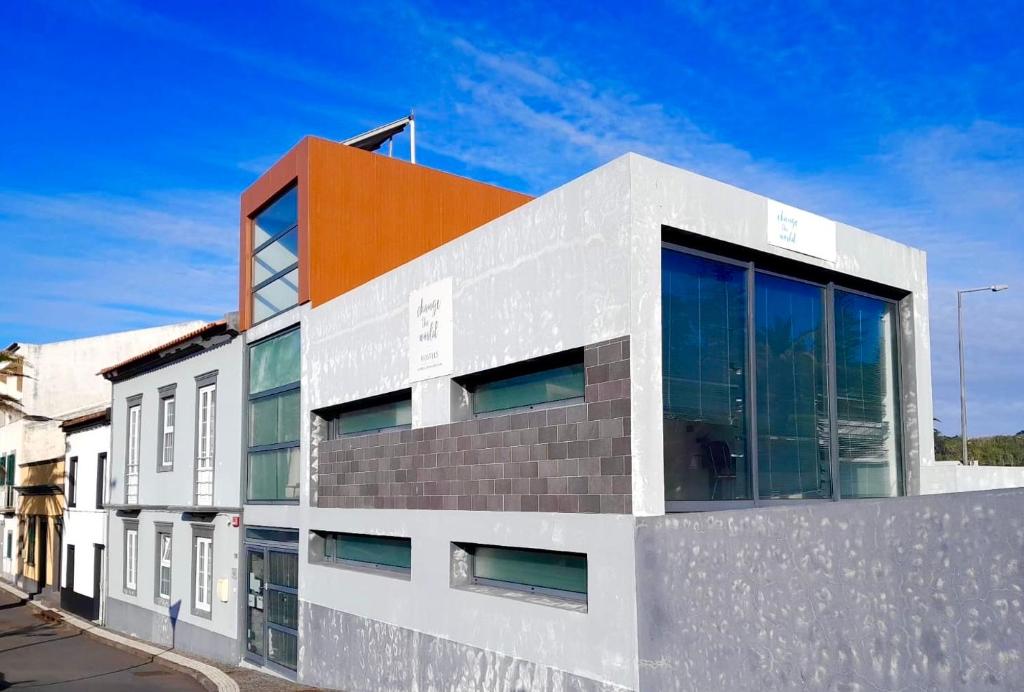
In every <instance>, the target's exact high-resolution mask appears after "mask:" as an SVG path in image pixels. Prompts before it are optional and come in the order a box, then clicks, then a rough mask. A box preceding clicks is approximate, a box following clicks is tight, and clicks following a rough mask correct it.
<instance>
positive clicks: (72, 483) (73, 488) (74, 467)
mask: <svg viewBox="0 0 1024 692" xmlns="http://www.w3.org/2000/svg"><path fill="white" fill-rule="evenodd" d="M64 486H65V487H64V493H65V495H67V499H68V507H76V506H77V505H78V456H73V457H68V471H67V477H66V478H65V479H64Z"/></svg>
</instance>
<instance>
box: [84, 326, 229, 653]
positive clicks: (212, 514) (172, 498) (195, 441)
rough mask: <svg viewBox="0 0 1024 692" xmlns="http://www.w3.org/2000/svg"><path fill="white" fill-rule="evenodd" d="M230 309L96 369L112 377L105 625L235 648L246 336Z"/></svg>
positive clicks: (158, 638)
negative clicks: (224, 314) (222, 316)
mask: <svg viewBox="0 0 1024 692" xmlns="http://www.w3.org/2000/svg"><path fill="white" fill-rule="evenodd" d="M237 335H238V332H237V325H236V322H235V316H234V315H229V316H227V317H226V318H225V319H224V320H220V321H217V322H211V323H209V324H205V325H203V326H201V327H200V328H198V329H196V330H193V331H191V332H189V333H187V334H184V335H181V336H179V337H178V338H176V339H174V340H172V341H169V342H167V343H164V344H161V345H159V346H157V347H156V348H153V349H151V350H149V351H147V352H145V353H141V354H138V355H135V356H132V357H130V358H128V359H127V360H124V361H122V362H120V363H117V364H115V365H111V366H109V367H107V368H105V369H104V370H103V374H104V376H105V377H106V378H107V379H109V380H110V381H111V382H112V383H113V398H112V403H111V419H112V423H111V428H112V438H111V439H112V446H111V452H110V464H109V472H108V473H109V484H108V487H107V497H108V500H107V504H106V506H107V508H108V509H109V510H110V512H111V514H110V516H109V518H108V536H107V546H108V552H109V556H110V557H109V567H108V569H107V572H106V577H105V580H106V584H107V591H106V593H107V598H106V602H105V609H106V612H105V617H104V621H105V624H106V625H107V626H108V627H110V628H112V629H115V630H119V631H122V632H126V633H128V634H131V635H133V636H136V637H141V638H143V639H147V640H150V641H153V642H156V643H158V644H160V645H162V646H174V647H176V648H179V649H181V650H184V651H189V652H193V653H197V654H200V655H202V656H207V657H210V658H215V659H218V660H222V661H227V662H236V661H237V660H238V652H239V635H238V627H239V624H238V612H239V607H240V606H239V600H238V598H239V582H238V578H237V574H238V563H239V545H240V538H239V537H240V528H239V527H240V523H241V519H240V515H241V501H240V497H241V482H242V480H241V460H242V452H241V449H242V447H241V444H242V429H243V428H242V412H243V410H244V409H243V407H242V391H243V388H242V381H241V376H242V364H243V344H242V339H240V338H237Z"/></svg>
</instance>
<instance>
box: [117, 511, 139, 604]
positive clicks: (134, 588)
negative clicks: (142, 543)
mask: <svg viewBox="0 0 1024 692" xmlns="http://www.w3.org/2000/svg"><path fill="white" fill-rule="evenodd" d="M123 524H124V527H123V530H122V538H123V540H122V551H121V561H122V563H123V564H122V569H121V587H122V590H123V591H124V592H125V593H126V594H128V595H129V596H138V594H139V522H138V520H127V519H126V520H124V522H123ZM129 577H130V578H129Z"/></svg>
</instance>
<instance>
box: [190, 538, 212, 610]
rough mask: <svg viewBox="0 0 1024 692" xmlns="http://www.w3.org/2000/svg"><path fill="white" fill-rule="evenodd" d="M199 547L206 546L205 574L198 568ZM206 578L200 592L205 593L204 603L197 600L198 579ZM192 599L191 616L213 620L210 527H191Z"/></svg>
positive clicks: (198, 593)
mask: <svg viewBox="0 0 1024 692" xmlns="http://www.w3.org/2000/svg"><path fill="white" fill-rule="evenodd" d="M201 545H206V546H207V551H206V559H205V562H204V565H205V567H206V570H205V574H204V573H203V572H202V571H201V570H200V568H199V550H200V546H201ZM203 576H205V577H206V583H205V584H203V586H204V587H205V588H204V589H202V591H204V592H205V595H206V598H207V601H206V603H205V606H206V607H205V608H204V607H203V605H204V603H203V602H201V601H200V600H199V596H200V591H201V589H200V581H199V580H200V578H202V577H203ZM191 577H192V580H191V581H192V598H191V610H192V614H193V615H195V616H197V617H203V618H206V619H212V618H213V527H212V526H193V527H192V574H191Z"/></svg>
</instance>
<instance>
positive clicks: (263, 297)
mask: <svg viewBox="0 0 1024 692" xmlns="http://www.w3.org/2000/svg"><path fill="white" fill-rule="evenodd" d="M298 195H299V188H298V184H297V183H294V182H293V183H291V184H289V185H288V186H287V187H285V188H284V189H283V190H281V192H279V193H278V194H277V195H276V196H275V197H274V199H273V200H271V201H270V202H268V203H267V204H266V205H264V206H263V208H262V209H260V210H259V211H258V212H256V213H255V214H253V215H252V216H251V217H250V223H249V227H250V233H251V235H252V255H251V257H250V260H249V261H250V262H251V273H252V280H251V287H250V293H249V300H250V305H251V308H252V324H253V325H256V324H259V323H260V322H265V321H266V320H269V319H270V318H272V317H274V316H275V315H279V314H281V313H282V312H284V311H286V310H288V309H290V308H293V307H295V306H296V305H298V293H299V259H298V255H299V216H298ZM264 226H266V228H264ZM275 252H276V253H279V254H283V255H284V256H285V257H287V256H288V255H289V254H290V255H292V256H293V257H294V260H290V261H288V262H285V263H282V262H279V261H277V259H275V258H274V257H273V255H274V254H275ZM282 286H283V287H284V288H285V291H286V293H287V294H288V295H291V294H294V298H293V299H289V300H286V301H285V302H284V304H281V305H278V304H276V303H275V302H272V301H271V299H270V297H269V296H268V295H267V294H269V293H271V292H272V291H273V290H274V289H275V288H277V289H280V288H281V287H282Z"/></svg>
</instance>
